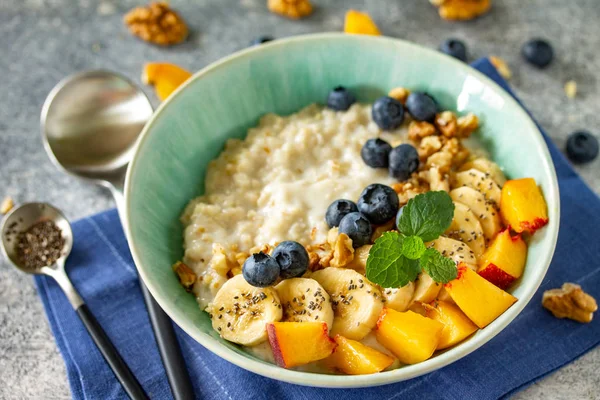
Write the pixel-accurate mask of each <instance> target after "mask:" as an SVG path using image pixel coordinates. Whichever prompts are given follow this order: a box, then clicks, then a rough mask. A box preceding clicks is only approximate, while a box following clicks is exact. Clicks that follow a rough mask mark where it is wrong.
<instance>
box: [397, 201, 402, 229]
mask: <svg viewBox="0 0 600 400" xmlns="http://www.w3.org/2000/svg"><path fill="white" fill-rule="evenodd" d="M402 211H404V206H402V207H400V209H399V210H398V213H397V214H396V228H397V227H399V226H400V217H401V216H402Z"/></svg>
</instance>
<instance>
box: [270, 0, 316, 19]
mask: <svg viewBox="0 0 600 400" xmlns="http://www.w3.org/2000/svg"><path fill="white" fill-rule="evenodd" d="M267 7H268V8H269V11H271V12H272V13H275V14H279V15H282V16H284V17H288V18H291V19H300V18H303V17H306V16H309V15H310V14H312V10H313V8H312V4H311V3H310V1H309V0H268V1H267Z"/></svg>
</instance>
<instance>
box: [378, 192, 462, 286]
mask: <svg viewBox="0 0 600 400" xmlns="http://www.w3.org/2000/svg"><path fill="white" fill-rule="evenodd" d="M453 216H454V203H453V202H452V199H451V198H450V196H449V195H448V193H446V192H443V191H440V192H427V193H423V194H420V195H418V196H416V197H415V198H413V199H411V200H410V201H409V202H408V204H407V205H406V206H404V209H403V211H402V215H401V216H400V220H399V221H398V229H399V230H400V232H386V233H384V234H383V235H382V236H381V237H380V238H378V239H377V240H376V241H375V244H374V245H373V247H371V250H370V251H369V257H368V258H367V267H366V276H367V279H369V280H370V281H371V282H374V283H377V284H378V285H380V286H382V287H384V288H397V287H402V286H404V285H406V284H408V283H409V282H412V281H414V280H415V279H416V278H417V276H418V275H419V273H420V272H421V271H425V272H426V273H427V274H428V275H429V276H431V278H432V279H433V280H434V281H436V282H439V283H447V282H449V281H451V280H452V279H454V278H456V275H457V269H456V264H455V262H454V261H453V260H451V259H449V258H447V257H444V256H443V255H442V254H441V253H440V252H439V251H437V250H436V249H433V248H429V249H427V248H426V246H425V242H430V241H432V240H435V239H437V238H438V237H439V236H440V235H441V234H442V233H444V232H445V231H446V230H447V229H448V228H449V227H450V224H451V223H452V218H453Z"/></svg>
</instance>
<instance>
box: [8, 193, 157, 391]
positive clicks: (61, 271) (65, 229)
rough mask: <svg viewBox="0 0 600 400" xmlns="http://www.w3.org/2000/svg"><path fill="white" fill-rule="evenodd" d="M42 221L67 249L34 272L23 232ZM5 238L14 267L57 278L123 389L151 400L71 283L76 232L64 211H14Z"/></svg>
mask: <svg viewBox="0 0 600 400" xmlns="http://www.w3.org/2000/svg"><path fill="white" fill-rule="evenodd" d="M42 221H52V222H54V223H55V224H56V226H57V227H58V228H59V229H60V230H61V235H62V238H63V240H64V245H63V248H62V251H61V256H60V258H59V259H58V260H56V262H54V263H53V264H51V265H46V266H42V267H38V268H30V267H28V266H27V265H25V264H23V263H22V262H21V260H20V259H19V257H18V252H17V251H18V250H17V249H18V246H17V243H18V238H19V234H20V233H21V232H24V231H27V230H28V229H29V228H30V227H32V226H33V225H35V224H37V223H38V222H42ZM0 232H2V233H1V235H2V251H3V253H4V255H5V256H6V258H7V259H9V260H10V261H11V262H12V264H13V265H14V266H15V267H17V268H18V269H20V270H21V271H23V272H26V273H28V274H38V275H39V274H43V275H48V276H51V277H52V278H54V280H56V282H57V283H58V285H59V286H60V287H61V289H62V290H63V292H64V293H65V295H66V296H67V298H68V299H69V302H70V303H71V305H72V306H73V309H74V310H75V311H77V314H78V315H79V318H80V319H81V322H83V325H84V326H85V328H86V329H87V330H88V332H89V333H90V336H91V337H92V339H93V340H94V343H96V346H98V350H100V352H101V353H102V355H103V356H104V359H105V360H106V362H107V363H108V365H109V366H110V367H111V369H112V370H113V372H114V374H115V376H116V377H117V379H118V380H119V382H121V385H123V388H124V389H125V391H126V392H127V394H128V395H129V397H131V398H132V399H147V398H148V396H147V395H146V393H145V392H144V389H143V388H142V386H141V385H140V383H139V382H138V381H137V379H136V378H135V376H134V375H133V373H132V372H131V370H130V369H129V367H128V366H127V364H125V361H123V359H122V358H121V356H120V355H119V352H118V351H117V349H116V348H115V346H114V345H113V344H112V343H111V341H110V339H109V338H108V336H106V333H105V332H104V330H103V329H102V327H101V326H100V324H99V323H98V321H96V318H94V315H93V314H92V313H91V312H90V310H89V309H88V307H87V306H86V304H85V302H84V301H83V299H82V298H81V297H80V296H79V293H77V290H76V289H75V287H73V284H72V283H71V280H70V279H69V277H68V276H67V273H66V272H65V261H66V260H67V257H68V256H69V253H71V248H72V247H73V232H72V231H71V225H70V224H69V221H67V219H66V218H65V217H64V215H62V213H61V212H60V211H58V210H57V209H56V208H54V207H52V206H51V205H49V204H45V203H27V204H23V205H22V206H20V207H18V208H15V209H14V210H12V211H11V212H10V213H9V214H8V215H7V216H6V217H5V218H4V220H3V222H2V227H1V229H0Z"/></svg>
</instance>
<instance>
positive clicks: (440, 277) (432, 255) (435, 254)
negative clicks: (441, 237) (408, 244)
mask: <svg viewBox="0 0 600 400" xmlns="http://www.w3.org/2000/svg"><path fill="white" fill-rule="evenodd" d="M419 262H420V264H421V268H423V271H425V272H427V274H428V275H429V276H430V277H431V279H433V280H434V281H436V282H438V283H448V282H450V281H451V280H453V279H455V278H456V276H457V274H458V271H457V268H456V263H455V262H454V261H453V260H451V259H449V258H447V257H444V256H443V255H442V253H440V252H439V251H437V250H436V249H434V248H430V249H427V250H425V253H423V256H422V257H421V260H420V261H419Z"/></svg>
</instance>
